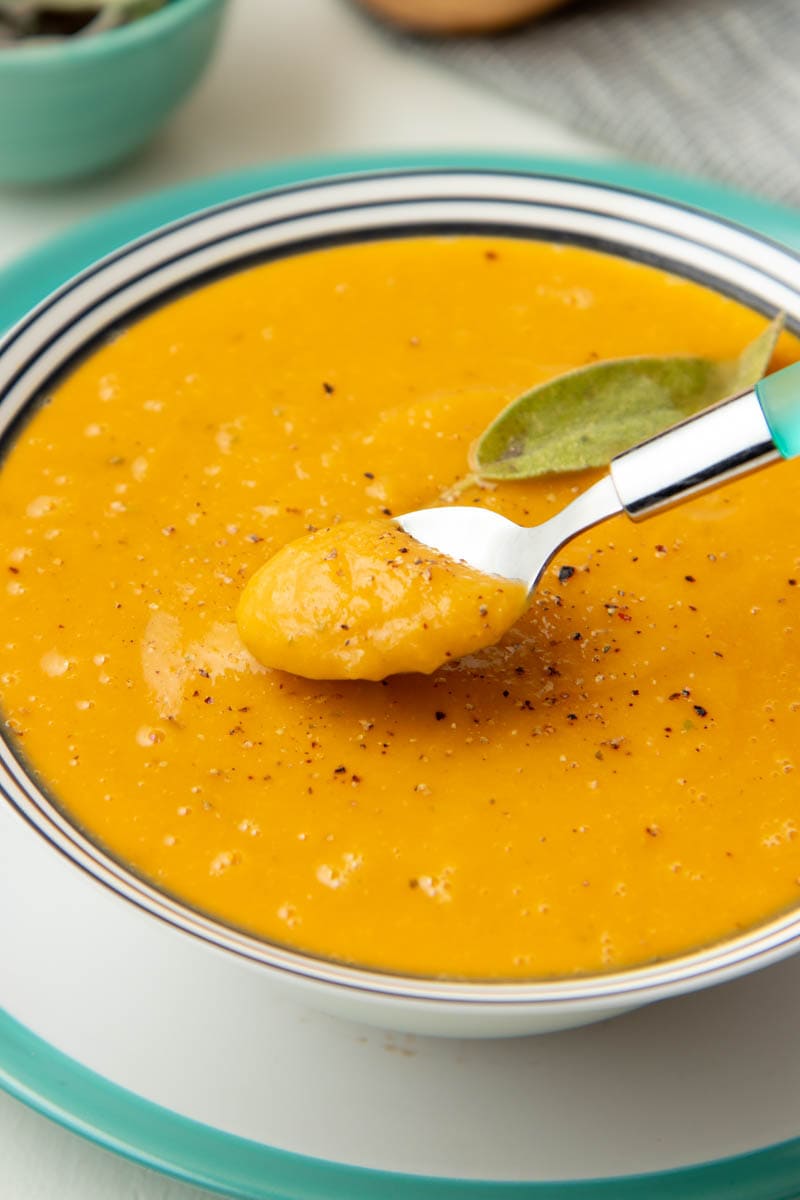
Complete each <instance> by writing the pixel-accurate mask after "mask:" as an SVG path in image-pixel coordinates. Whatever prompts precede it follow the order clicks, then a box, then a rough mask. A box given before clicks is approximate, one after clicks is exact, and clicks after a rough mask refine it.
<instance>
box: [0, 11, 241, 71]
mask: <svg viewBox="0 0 800 1200" xmlns="http://www.w3.org/2000/svg"><path fill="white" fill-rule="evenodd" d="M227 3H228V0H167V3H166V4H165V5H164V6H163V8H158V9H156V10H155V12H150V13H145V14H144V16H142V17H137V18H136V20H134V21H131V22H130V23H129V24H127V25H120V26H118V27H117V28H116V29H106V30H104V31H103V32H102V33H97V34H92V35H91V36H90V37H65V38H61V39H59V40H57V41H47V42H45V43H44V44H43V45H37V40H38V39H37V38H28V39H23V40H22V41H20V42H19V43H18V44H16V45H11V46H6V47H2V48H0V76H2V75H3V73H5V72H7V71H8V72H9V73H10V72H14V71H24V70H27V69H33V70H36V69H37V68H39V67H42V68H44V67H51V66H54V65H56V64H58V65H71V64H72V63H75V64H76V65H82V64H84V63H85V62H86V61H87V60H89V59H93V58H102V57H105V56H108V55H111V56H114V55H119V54H125V53H127V51H129V50H139V49H142V48H143V47H145V46H146V44H147V43H148V42H153V41H157V40H158V39H160V38H161V37H162V36H169V34H170V33H172V32H173V31H174V30H176V29H178V28H180V27H181V26H182V25H185V24H187V23H190V22H192V21H193V20H194V19H195V18H198V17H200V16H202V14H203V13H204V12H206V11H208V10H211V9H214V8H222V7H224V6H225V5H226V4H227Z"/></svg>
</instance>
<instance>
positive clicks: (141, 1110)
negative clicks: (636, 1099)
mask: <svg viewBox="0 0 800 1200" xmlns="http://www.w3.org/2000/svg"><path fill="white" fill-rule="evenodd" d="M408 166H444V167H460V168H470V167H478V168H492V167H497V168H500V169H504V170H527V171H535V172H539V173H545V174H551V175H560V176H568V177H572V178H578V179H586V180H591V181H595V182H598V183H606V184H611V185H614V186H620V187H628V188H633V189H635V190H639V191H646V192H650V193H653V194H656V195H659V196H663V197H665V198H668V199H671V200H676V201H678V202H680V203H683V204H689V205H692V206H695V207H698V208H703V209H706V210H708V211H710V212H713V213H715V214H716V215H718V216H721V217H724V218H726V219H727V220H731V221H735V222H737V223H738V224H741V225H745V226H748V227H749V228H751V229H755V230H757V231H758V232H759V233H762V234H764V235H766V236H767V237H770V238H772V239H774V240H775V241H779V242H782V243H784V244H787V245H790V246H792V247H794V248H800V214H799V213H795V212H793V211H792V210H790V209H785V208H779V207H777V206H775V205H770V204H767V203H764V202H763V201H760V200H758V199H756V198H754V197H750V196H745V195H742V194H740V193H737V192H733V191H729V190H726V189H722V188H717V187H715V186H714V185H711V184H707V183H703V182H701V181H692V180H685V179H681V178H678V177H675V176H671V175H667V174H664V173H662V172H659V171H654V170H651V169H648V168H644V167H638V166H633V165H630V164H624V163H586V162H571V161H564V160H561V159H529V158H522V157H509V156H487V155H437V156H427V157H426V156H420V155H405V156H397V157H392V158H380V159H376V158H367V157H364V158H353V159H349V160H342V159H329V160H324V159H323V160H315V161H300V162H294V163H286V164H282V165H280V166H273V167H264V168H261V169H257V170H250V171H247V172H243V173H238V174H235V175H227V176H221V177H216V178H213V179H208V180H202V181H200V182H196V183H193V184H189V185H185V186H182V187H179V188H174V189H172V190H170V191H166V192H161V193H159V194H157V195H154V196H150V197H147V198H145V199H143V200H139V201H136V202H135V203H132V204H128V205H126V206H124V207H122V208H118V209H115V210H113V211H112V212H110V213H108V214H107V215H105V216H103V217H101V218H96V219H94V220H93V221H92V222H91V223H86V224H84V225H81V226H79V227H78V228H76V229H75V230H73V231H71V232H69V233H68V234H66V235H65V236H62V237H60V238H58V239H56V240H54V241H51V242H49V243H48V244H47V245H46V246H44V247H43V248H41V249H39V250H37V251H34V252H33V253H32V254H29V255H27V256H26V257H25V258H24V259H21V260H20V261H18V262H16V263H13V264H12V265H11V266H9V267H7V268H6V270H5V271H4V272H3V274H2V280H3V294H2V297H0V328H3V327H8V326H9V325H11V324H12V323H13V322H14V321H15V320H17V319H18V318H20V317H21V316H23V315H24V314H25V313H26V312H27V311H28V310H29V309H30V308H31V307H32V306H33V305H35V304H36V303H38V302H39V301H40V300H42V299H43V298H44V297H45V296H46V295H47V294H48V293H49V292H51V291H52V290H53V289H54V288H56V287H58V286H59V285H60V284H61V283H63V282H65V281H66V280H67V279H69V278H70V277H71V276H72V275H74V274H75V273H76V272H78V271H80V270H82V269H83V268H84V267H86V266H88V265H89V264H90V263H92V262H95V261H96V260H97V259H98V258H100V257H102V256H103V255H104V254H108V253H110V252H112V251H113V250H116V249H117V248H118V247H119V246H121V245H123V244H124V243H125V242H128V241H130V240H132V239H133V238H136V237H139V236H142V235H144V234H146V233H149V232H150V231H151V230H153V229H155V228H157V227H158V226H160V225H163V224H164V223H166V222H168V221H171V220H176V219H178V218H181V217H185V216H188V215H189V214H191V213H193V212H196V211H198V210H200V209H203V208H207V207H208V206H210V205H213V204H218V203H223V202H225V201H227V200H230V199H233V198H234V197H239V196H242V195H246V194H248V193H252V192H257V191H261V190H263V189H265V188H272V187H280V186H284V185H291V184H295V183H299V182H301V181H303V180H306V179H312V178H319V177H321V176H333V175H343V174H349V173H352V172H354V171H358V170H375V169H382V168H391V167H408ZM0 1085H2V1086H3V1087H4V1088H5V1089H6V1090H7V1091H8V1092H9V1093H10V1094H11V1095H13V1096H16V1097H17V1098H18V1099H19V1100H22V1101H23V1102H24V1103H26V1104H28V1105H30V1106H31V1107H32V1108H34V1109H36V1110H38V1111H39V1112H41V1113H43V1114H44V1115H45V1116H48V1117H50V1118H51V1119H52V1120H54V1121H56V1122H58V1123H59V1124H61V1125H63V1126H64V1127H65V1128H67V1129H71V1130H73V1131H74V1132H75V1133H79V1134H81V1135H83V1136H84V1137H86V1138H89V1139H90V1140H92V1141H94V1142H96V1143H97V1144H98V1145H101V1146H104V1147H106V1148H107V1149H110V1150H114V1151H116V1152H117V1153H119V1154H122V1155H124V1156H126V1157H127V1158H130V1159H132V1160H134V1161H136V1162H139V1163H143V1164H145V1165H146V1166H149V1167H153V1168H155V1169H156V1170H159V1171H163V1172H165V1173H167V1174H169V1175H172V1176H174V1177H176V1178H179V1179H183V1180H185V1181H187V1182H190V1183H194V1184H197V1185H199V1186H202V1187H206V1188H210V1189H212V1190H215V1191H218V1192H221V1193H223V1194H225V1195H228V1196H234V1197H238V1198H239V1200H324V1198H327V1200H367V1198H370V1200H412V1198H413V1200H428V1198H429V1197H430V1198H434V1197H439V1196H441V1197H462V1196H463V1197H465V1198H471V1200H496V1198H498V1197H503V1196H515V1195H521V1196H526V1197H527V1196H530V1197H531V1198H532V1200H797V1197H798V1195H800V1138H796V1139H792V1140H791V1141H788V1142H783V1143H781V1144H779V1145H775V1146H769V1147H767V1148H764V1149H761V1150H757V1151H754V1152H752V1153H749V1154H742V1155H737V1156H734V1157H731V1158H726V1159H722V1160H719V1161H717V1162H713V1163H705V1164H701V1165H699V1166H691V1167H685V1168H680V1169H676V1170H672V1171H661V1172H657V1173H652V1174H646V1175H630V1176H623V1177H615V1178H604V1179H591V1180H576V1181H567V1182H552V1183H547V1182H539V1183H513V1182H494V1181H491V1180H485V1181H481V1180H463V1179H457V1178H448V1179H445V1178H438V1177H437V1178H426V1177H423V1176H417V1175H401V1174H397V1173H394V1172H388V1171H378V1170H372V1169H365V1168H357V1167H349V1166H346V1165H342V1164H338V1163H333V1162H327V1161H323V1160H321V1159H315V1158H308V1157H304V1156H302V1155H298V1154H294V1153H289V1152H287V1151H284V1150H278V1149H274V1148H272V1147H270V1146H266V1145H262V1144H260V1143H257V1142H253V1141H248V1140H246V1139H243V1138H239V1137H235V1136H233V1135H231V1134H227V1133H222V1132H220V1131H219V1130H216V1129H213V1128H210V1127H209V1126H206V1125H202V1124H199V1123H197V1122H195V1121H191V1120H188V1119H187V1118H185V1117H183V1116H180V1115H179V1114H177V1113H174V1112H171V1111H168V1110H167V1109H164V1108H162V1107H160V1106H158V1105H156V1104H153V1103H151V1102H149V1101H146V1100H144V1099H142V1098H141V1097H140V1096H138V1095H136V1094H134V1093H133V1092H130V1091H127V1090H126V1089H124V1088H121V1087H118V1086H117V1085H116V1084H113V1083H110V1082H109V1081H108V1080H106V1079H104V1078H103V1077H101V1076H100V1075H97V1074H95V1073H94V1072H93V1071H90V1070H88V1069H87V1068H86V1067H84V1066H82V1065H81V1064H80V1063H79V1062H77V1061H76V1060H75V1059H72V1058H68V1057H67V1056H65V1055H63V1054H61V1053H60V1052H59V1051H58V1050H56V1049H55V1048H54V1047H52V1046H50V1045H49V1044H48V1043H47V1042H45V1041H43V1040H42V1039H40V1038H38V1037H37V1036H36V1035H35V1034H33V1033H32V1032H31V1031H30V1030H28V1029H26V1028H25V1027H24V1026H23V1025H20V1024H19V1023H18V1022H17V1021H15V1020H14V1019H13V1018H12V1017H11V1016H10V1015H8V1014H5V1013H0Z"/></svg>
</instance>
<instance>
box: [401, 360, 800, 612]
mask: <svg viewBox="0 0 800 1200" xmlns="http://www.w3.org/2000/svg"><path fill="white" fill-rule="evenodd" d="M797 454H800V363H796V364H794V365H793V366H791V367H786V368H784V369H783V370H782V371H776V372H775V373H774V374H773V375H769V376H768V377H767V378H766V379H763V380H761V382H760V383H758V384H757V385H756V387H755V388H754V389H753V390H752V391H748V392H743V393H742V394H741V395H739V396H734V397H732V398H731V399H730V400H723V401H722V403H721V404H716V405H714V406H713V407H712V408H708V409H705V410H704V411H703V412H701V413H698V414H697V415H696V416H694V417H690V418H689V419H688V420H686V421H682V422H681V423H680V424H679V425H675V426H673V427H672V428H671V429H668V430H666V431H665V432H664V433H660V434H658V435H657V436H656V437H654V438H650V439H649V440H648V441H646V442H641V443H640V444H639V445H638V446H634V447H633V449H631V450H626V451H625V453H624V454H620V455H618V456H617V458H615V459H613V460H612V462H611V464H610V468H609V474H608V475H606V476H605V477H604V478H603V479H601V480H600V481H599V482H598V483H595V484H594V485H593V486H592V487H590V488H589V489H588V490H587V491H585V492H583V493H582V495H580V496H578V497H577V499H575V500H573V501H572V503H571V504H569V505H567V507H566V508H565V509H562V511H561V512H559V513H557V514H556V516H554V517H551V519H550V520H549V521H545V522H544V524H543V525H534V526H533V527H532V528H524V527H523V526H521V525H516V524H514V522H513V521H509V520H508V518H507V517H503V516H501V515H500V514H499V513H496V512H490V511H488V510H487V509H483V508H468V507H466V506H458V505H452V506H450V507H445V508H425V509H420V510H418V511H417V512H411V513H405V515H403V516H401V517H397V518H396V520H397V523H398V524H399V525H400V527H401V528H402V529H404V530H405V531H406V533H409V534H411V536H412V537H414V538H416V539H417V541H419V542H422V543H423V544H424V545H426V546H430V547H431V548H432V549H434V550H439V551H441V552H442V553H444V554H447V555H448V556H449V557H450V558H454V559H458V560H461V561H462V562H465V563H468V564H469V566H471V567H476V568H477V569H478V570H479V571H483V572H484V573H486V574H488V575H498V576H501V577H503V578H506V579H514V580H520V581H522V582H523V583H525V584H526V585H527V587H528V590H529V592H531V591H533V589H534V588H535V587H536V585H537V583H538V582H539V580H540V579H541V577H542V573H543V571H544V570H545V568H546V566H547V564H548V563H549V562H550V560H551V559H552V557H553V555H554V554H556V552H557V551H558V550H559V549H560V548H561V547H562V546H563V545H564V544H565V543H566V542H569V541H570V540H571V539H572V538H574V537H575V536H576V535H577V534H579V533H582V532H583V531H584V530H585V529H590V528H591V527H592V526H593V525H597V524H599V522H600V521H605V520H607V519H608V518H609V517H613V516H615V515H616V514H617V513H620V512H625V513H627V515H628V516H629V517H631V518H632V520H634V521H640V520H642V519H643V518H644V517H649V516H650V515H651V514H653V513H656V512H660V511H661V510H662V509H664V508H669V507H671V506H672V505H674V504H678V503H680V502H681V501H683V500H688V499H691V497H692V496H695V495H697V494H698V493H700V492H705V491H710V490H711V489H712V488H715V487H719V486H720V484H722V483H725V482H727V481H728V480H731V479H734V478H736V477H737V476H739V475H745V474H748V473H749V472H751V471H756V470H758V469H759V468H761V467H765V466H768V465H769V464H770V463H773V462H775V461H776V460H778V459H781V458H792V457H794V456H795V455H797Z"/></svg>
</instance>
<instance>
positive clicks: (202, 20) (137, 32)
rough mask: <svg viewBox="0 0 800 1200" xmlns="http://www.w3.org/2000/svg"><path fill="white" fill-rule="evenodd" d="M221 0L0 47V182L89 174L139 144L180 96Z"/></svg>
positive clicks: (190, 82) (178, 3)
mask: <svg viewBox="0 0 800 1200" xmlns="http://www.w3.org/2000/svg"><path fill="white" fill-rule="evenodd" d="M225 3H226V0H170V3H168V4H167V5H166V7H164V8H162V9H159V10H158V11H157V12H154V13H151V14H150V15H149V16H146V17H142V18H141V19H140V20H138V21H134V22H132V23H131V24H130V25H124V26H122V27H120V28H118V29H113V30H109V31H108V32H106V33H100V34H97V36H95V37H86V38H80V37H74V38H67V39H65V40H64V41H59V42H50V43H45V44H42V45H37V44H36V42H35V41H31V42H30V43H23V44H21V45H17V46H13V47H10V48H4V49H0V183H6V184H9V183H16V184H30V183H52V182H56V181H58V180H63V179H73V178H77V177H79V176H81V175H89V174H91V173H93V172H95V171H99V170H101V169H102V168H104V167H108V166H111V165H113V164H114V163H117V162H119V161H121V160H122V159H124V158H125V157H127V155H129V154H131V153H132V152H133V151H134V150H136V149H138V148H139V147H140V146H141V145H143V144H144V143H145V142H146V141H147V140H148V139H149V138H150V137H151V136H152V135H153V134H154V133H155V131H156V130H157V129H158V127H159V126H160V125H161V123H162V122H163V121H164V120H165V118H166V117H167V116H168V115H169V113H171V112H172V110H173V109H174V108H175V107H176V105H177V104H178V103H179V102H180V101H181V100H182V99H183V98H184V97H185V96H186V95H187V94H188V93H189V91H190V90H191V89H192V87H193V86H194V84H195V83H196V82H197V80H198V79H199V78H200V76H201V74H202V73H203V70H204V68H205V67H206V65H207V63H208V61H209V59H210V57H211V52H212V50H213V48H214V45H215V42H216V40H217V35H218V32H219V28H220V23H221V19H222V14H223V10H224V7H225Z"/></svg>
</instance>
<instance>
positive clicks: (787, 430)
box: [754, 363, 800, 458]
mask: <svg viewBox="0 0 800 1200" xmlns="http://www.w3.org/2000/svg"><path fill="white" fill-rule="evenodd" d="M754 391H755V393H756V396H757V397H758V402H759V404H760V405H761V411H762V412H763V414H764V418H765V420H766V422H767V425H768V426H769V431H770V433H771V434H772V440H773V441H774V443H775V445H776V446H777V447H778V449H779V450H780V452H781V454H782V455H783V457H784V458H794V456H795V455H796V454H800V363H793V364H792V365H791V367H784V368H783V370H782V371H776V372H775V373H774V375H768V376H767V377H766V379H762V380H761V381H760V383H757V384H756V386H755V388H754Z"/></svg>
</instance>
